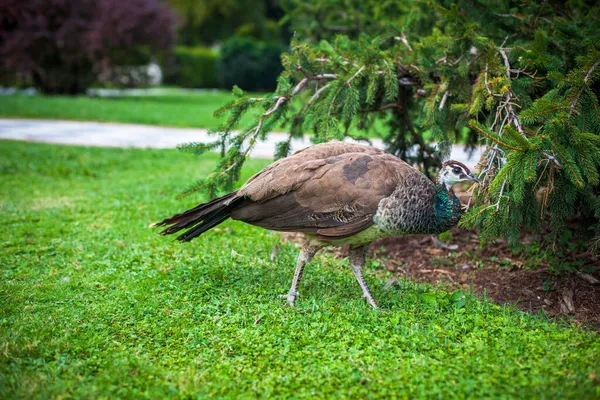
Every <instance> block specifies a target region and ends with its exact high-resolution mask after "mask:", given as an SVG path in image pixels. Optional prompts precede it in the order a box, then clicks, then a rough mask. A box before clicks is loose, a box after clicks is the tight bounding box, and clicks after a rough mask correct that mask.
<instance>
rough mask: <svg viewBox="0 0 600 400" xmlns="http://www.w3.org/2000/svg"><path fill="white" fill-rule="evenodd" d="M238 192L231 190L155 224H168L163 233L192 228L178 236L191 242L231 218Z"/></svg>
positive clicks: (179, 238) (178, 238)
mask: <svg viewBox="0 0 600 400" xmlns="http://www.w3.org/2000/svg"><path fill="white" fill-rule="evenodd" d="M236 194H237V192H231V193H229V194H226V195H225V196H222V197H219V198H217V199H214V200H211V201H209V202H207V203H203V204H200V205H198V206H196V207H194V208H191V209H189V210H187V211H184V212H182V213H180V214H176V215H174V216H172V217H171V218H167V219H165V220H163V221H161V222H159V223H157V224H156V225H155V226H168V228H166V229H165V230H163V231H162V232H161V234H163V235H171V234H173V233H175V232H179V231H181V230H183V229H188V228H191V229H189V230H187V231H186V232H184V233H183V234H181V235H179V236H178V237H177V240H180V241H182V242H189V241H190V240H192V239H193V238H195V237H198V236H200V235H201V234H203V233H204V232H206V231H207V230H209V229H211V228H214V227H215V226H217V225H219V224H220V223H221V222H223V221H225V220H226V219H227V218H229V216H230V215H231V211H232V210H233V208H234V207H235V205H236V203H237V201H236V200H238V199H233V198H234V197H235V195H236ZM232 200H233V201H232ZM239 200H241V199H239Z"/></svg>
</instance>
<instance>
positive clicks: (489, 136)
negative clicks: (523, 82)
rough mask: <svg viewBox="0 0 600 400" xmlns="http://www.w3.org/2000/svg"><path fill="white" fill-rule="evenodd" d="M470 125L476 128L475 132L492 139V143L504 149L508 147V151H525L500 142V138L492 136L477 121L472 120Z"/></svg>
mask: <svg viewBox="0 0 600 400" xmlns="http://www.w3.org/2000/svg"><path fill="white" fill-rule="evenodd" d="M469 125H471V127H472V128H475V130H477V131H478V132H479V133H481V134H482V135H484V136H486V137H488V138H490V139H491V140H492V141H494V142H496V143H498V144H499V145H500V146H503V147H506V148H508V149H511V150H515V151H524V150H525V149H522V148H520V147H515V146H511V145H510V144H508V143H505V142H503V141H502V140H500V138H498V137H496V136H495V135H494V134H492V133H491V132H488V131H487V130H486V129H484V128H483V126H481V125H480V124H479V123H478V122H476V121H475V120H470V121H469Z"/></svg>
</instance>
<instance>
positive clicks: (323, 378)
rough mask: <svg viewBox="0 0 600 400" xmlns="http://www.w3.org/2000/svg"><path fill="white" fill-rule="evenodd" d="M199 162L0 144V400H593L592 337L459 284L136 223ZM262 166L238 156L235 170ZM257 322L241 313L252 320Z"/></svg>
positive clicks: (178, 203) (166, 207) (158, 212)
mask: <svg viewBox="0 0 600 400" xmlns="http://www.w3.org/2000/svg"><path fill="white" fill-rule="evenodd" d="M215 161H216V158H211V156H207V157H205V158H201V159H198V158H195V157H194V156H192V155H188V154H181V153H177V152H176V151H173V150H134V149H126V150H125V149H102V148H81V147H66V146H55V145H41V144H31V143H21V142H10V141H0V175H1V179H2V185H0V217H1V219H2V224H1V225H0V237H2V239H1V242H0V243H1V248H0V265H2V269H1V270H0V273H1V284H0V304H1V307H0V398H3V399H9V398H10V399H14V398H24V399H31V398H65V397H67V398H68V397H84V398H99V397H104V398H115V397H123V398H138V397H148V398H165V397H177V398H183V397H185V398H189V397H195V398H206V397H208V396H215V397H228V398H254V397H267V396H273V397H281V398H290V397H298V398H309V397H314V396H316V397H333V396H336V397H353V398H376V397H398V398H423V397H427V398H441V399H448V398H465V397H475V398H491V397H493V398H500V397H501V398H573V399H583V398H598V397H599V396H600V381H599V379H600V362H599V361H600V338H599V337H598V336H597V335H596V334H595V333H590V332H586V331H584V330H582V329H580V328H577V327H575V326H569V325H567V324H557V323H554V322H550V321H548V320H547V319H546V318H544V317H543V316H540V315H530V314H526V313H521V312H519V311H516V310H515V309H514V308H511V307H506V306H500V305H494V304H491V303H489V302H487V301H485V300H481V299H477V298H474V297H473V296H471V295H470V294H469V293H462V292H454V293H452V292H447V291H445V290H443V289H441V288H434V287H431V286H428V285H422V284H415V283H411V282H406V281H403V282H402V288H401V289H397V288H394V289H390V290H385V288H384V286H385V281H386V276H385V273H384V272H381V271H379V270H377V269H376V266H377V263H375V262H371V263H370V265H369V266H368V271H367V280H368V282H369V283H370V285H371V288H372V289H373V293H374V295H375V297H376V299H377V300H378V301H379V304H380V306H381V309H380V310H372V309H371V308H370V307H369V306H368V305H367V304H366V303H365V302H364V300H362V299H361V297H360V289H359V287H358V285H357V283H356V282H355V280H354V277H353V276H352V274H351V273H350V272H349V270H348V269H347V268H346V261H344V260H338V259H335V258H334V257H333V256H330V255H320V256H318V257H317V258H316V259H315V262H314V263H313V264H311V265H310V266H309V267H308V268H307V270H306V276H305V279H304V282H303V285H302V287H301V292H302V296H301V297H300V299H299V300H298V305H297V306H296V308H294V309H290V308H288V307H286V306H284V303H283V300H282V299H280V298H279V297H278V295H279V294H280V293H285V292H286V291H287V290H288V285H289V283H290V280H291V278H292V275H293V269H294V267H293V265H294V259H295V257H296V254H297V249H296V248H294V246H292V245H291V244H289V243H286V244H281V246H280V252H279V255H278V256H277V258H276V259H275V260H274V261H273V262H271V261H270V260H269V255H270V253H271V248H272V246H273V245H274V244H276V243H278V242H279V237H278V236H277V235H275V234H270V233H269V232H267V231H264V230H261V229H258V228H254V227H251V226H247V225H244V224H241V223H237V222H226V223H224V224H223V225H221V226H219V227H218V228H216V229H213V230H212V231H211V232H209V233H207V234H206V235H204V236H202V237H201V238H199V240H195V241H194V242H192V243H188V244H181V243H176V242H174V241H173V240H172V238H170V237H162V236H159V235H157V234H156V231H155V230H152V229H149V228H148V224H149V223H151V222H153V221H157V220H159V219H161V218H163V217H165V216H170V215H171V214H172V213H174V212H177V211H181V210H183V209H184V208H186V207H188V206H191V205H194V204H195V203H196V202H198V201H200V200H202V198H200V197H196V198H186V199H184V200H176V199H174V195H175V194H177V193H179V192H180V190H181V189H183V188H185V187H186V186H187V184H189V182H190V181H191V180H193V179H194V178H196V177H198V176H200V175H202V174H204V173H207V172H208V171H210V170H211V169H212V167H213V165H214V162H215ZM262 165H264V161H260V162H258V161H252V162H250V163H249V165H248V166H247V169H246V174H245V178H246V177H248V175H249V174H250V173H251V172H252V171H255V170H257V169H258V168H260V167H261V166H262ZM255 321H256V322H255Z"/></svg>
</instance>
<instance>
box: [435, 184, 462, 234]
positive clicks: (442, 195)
mask: <svg viewBox="0 0 600 400" xmlns="http://www.w3.org/2000/svg"><path fill="white" fill-rule="evenodd" d="M433 209H434V213H435V218H436V222H437V223H438V224H439V225H440V229H442V230H441V232H443V231H445V230H447V229H450V228H452V227H453V226H455V225H456V224H457V223H458V221H459V220H460V217H461V215H462V211H461V207H460V200H458V198H457V197H456V195H455V194H454V190H452V188H451V187H450V188H448V189H446V187H445V186H438V190H437V192H436V194H435V195H434V196H433Z"/></svg>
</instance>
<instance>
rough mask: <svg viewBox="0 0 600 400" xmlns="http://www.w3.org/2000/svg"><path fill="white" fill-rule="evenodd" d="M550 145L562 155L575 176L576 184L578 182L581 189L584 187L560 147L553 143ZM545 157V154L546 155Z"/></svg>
mask: <svg viewBox="0 0 600 400" xmlns="http://www.w3.org/2000/svg"><path fill="white" fill-rule="evenodd" d="M550 145H551V146H552V147H554V150H555V151H556V152H557V153H558V154H559V155H560V157H561V158H562V159H563V160H564V161H565V163H566V164H567V167H568V168H569V172H571V176H573V178H574V179H575V182H577V185H578V186H579V187H582V186H583V182H581V181H580V180H579V178H578V177H577V173H576V172H575V168H573V166H572V165H571V163H570V162H569V160H568V159H567V157H566V156H565V155H564V154H563V153H562V152H561V151H560V150H559V149H558V146H557V145H556V144H555V143H554V142H553V141H550ZM544 155H545V154H544Z"/></svg>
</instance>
